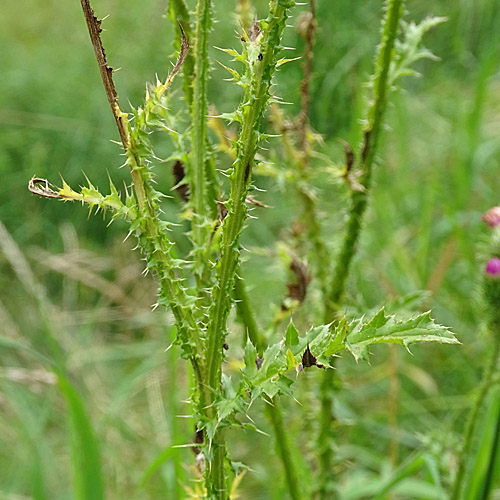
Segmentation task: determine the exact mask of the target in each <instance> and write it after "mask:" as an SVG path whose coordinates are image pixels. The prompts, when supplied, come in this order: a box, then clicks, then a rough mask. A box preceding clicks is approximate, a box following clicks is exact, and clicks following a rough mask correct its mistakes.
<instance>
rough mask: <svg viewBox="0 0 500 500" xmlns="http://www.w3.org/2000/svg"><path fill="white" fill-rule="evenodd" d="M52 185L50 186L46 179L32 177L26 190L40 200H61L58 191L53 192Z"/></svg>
mask: <svg viewBox="0 0 500 500" xmlns="http://www.w3.org/2000/svg"><path fill="white" fill-rule="evenodd" d="M54 188H55V186H54V185H53V184H51V183H50V182H49V181H48V180H47V179H41V178H40V177H33V178H32V179H31V180H30V181H29V183H28V189H29V190H30V191H31V192H32V193H33V194H36V195H38V196H41V197H42V198H61V195H60V194H59V190H57V191H56V190H55V189H57V188H55V189H54Z"/></svg>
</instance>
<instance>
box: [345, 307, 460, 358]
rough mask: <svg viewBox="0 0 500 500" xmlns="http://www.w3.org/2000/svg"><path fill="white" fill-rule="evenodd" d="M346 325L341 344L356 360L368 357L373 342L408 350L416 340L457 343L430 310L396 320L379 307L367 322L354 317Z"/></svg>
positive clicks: (453, 336)
mask: <svg viewBox="0 0 500 500" xmlns="http://www.w3.org/2000/svg"><path fill="white" fill-rule="evenodd" d="M349 326H350V330H351V333H349V334H348V335H347V338H346V341H345V345H346V348H347V350H348V351H349V352H351V354H352V355H353V356H354V358H355V359H356V361H358V360H359V359H365V360H366V359H368V354H369V347H370V346H371V345H373V344H380V343H393V344H401V345H404V346H405V347H406V348H407V349H408V348H409V346H410V345H411V344H414V343H417V342H439V343H441V344H459V343H460V342H459V341H458V340H457V339H456V337H455V335H454V334H453V333H451V332H450V331H449V330H448V328H446V327H444V326H441V325H438V324H436V323H434V320H433V319H432V318H431V317H430V312H426V313H423V314H420V315H418V316H415V317H413V318H409V319H403V320H401V321H398V320H397V319H396V318H395V316H388V315H386V313H385V310H384V308H382V309H381V310H380V311H379V312H377V314H375V316H373V318H371V319H370V320H369V321H368V322H364V321H363V320H362V319H361V320H355V321H353V322H352V323H351V324H350V325H349Z"/></svg>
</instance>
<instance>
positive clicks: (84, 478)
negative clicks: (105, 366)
mask: <svg viewBox="0 0 500 500" xmlns="http://www.w3.org/2000/svg"><path fill="white" fill-rule="evenodd" d="M58 378H59V387H60V389H61V391H62V393H63V395H64V397H65V399H66V403H67V405H68V413H69V420H70V427H71V435H72V459H73V474H74V477H73V480H74V488H75V498H76V500H104V483H103V478H102V469H101V459H100V455H99V446H98V443H97V439H96V436H95V433H94V430H93V428H92V424H91V423H90V420H89V418H88V416H87V412H86V411H85V406H84V403H83V400H82V398H81V397H80V395H79V394H78V392H77V391H76V390H75V388H74V387H73V386H72V385H71V383H70V382H69V381H68V379H67V378H66V377H64V376H62V375H59V377H58Z"/></svg>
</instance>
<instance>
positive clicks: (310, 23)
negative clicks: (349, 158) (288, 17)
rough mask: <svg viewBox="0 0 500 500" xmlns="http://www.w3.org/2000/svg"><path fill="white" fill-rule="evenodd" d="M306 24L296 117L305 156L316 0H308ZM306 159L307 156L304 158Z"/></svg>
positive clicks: (300, 144) (301, 146) (301, 147)
mask: <svg viewBox="0 0 500 500" xmlns="http://www.w3.org/2000/svg"><path fill="white" fill-rule="evenodd" d="M306 15H307V24H306V26H305V29H304V30H303V33H301V34H302V36H303V37H304V40H305V42H306V46H305V49H304V56H303V57H304V63H303V65H302V72H303V75H304V76H303V78H302V81H301V82H300V114H299V116H298V118H297V131H298V133H299V147H300V149H301V151H302V152H303V154H304V156H306V157H307V154H308V152H307V149H308V144H307V125H308V124H307V122H308V119H309V103H310V101H311V95H310V87H311V75H312V67H313V59H314V52H313V48H314V35H315V33H316V0H309V13H308V14H306ZM306 159H307V158H306Z"/></svg>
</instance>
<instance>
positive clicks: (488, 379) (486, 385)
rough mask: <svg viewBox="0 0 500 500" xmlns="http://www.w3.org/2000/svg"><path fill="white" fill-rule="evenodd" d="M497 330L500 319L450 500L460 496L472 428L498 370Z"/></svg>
mask: <svg viewBox="0 0 500 500" xmlns="http://www.w3.org/2000/svg"><path fill="white" fill-rule="evenodd" d="M499 332H500V321H496V322H495V323H494V324H493V325H492V335H491V336H492V342H493V349H492V351H491V357H490V360H489V363H488V364H487V365H486V367H485V369H484V374H483V379H482V381H481V385H480V387H479V391H478V393H477V397H476V401H475V402H474V406H473V408H472V410H471V412H470V414H469V418H468V419H467V424H466V426H465V431H464V440H463V446H462V450H461V452H460V454H459V463H458V470H457V475H456V477H455V482H454V484H453V491H452V494H451V496H450V500H459V499H460V498H461V497H460V495H461V492H462V488H463V483H464V479H465V471H466V465H467V459H468V458H469V456H470V452H471V448H472V444H473V436H474V430H475V429H476V427H477V421H478V417H479V413H480V411H481V409H482V408H483V407H484V403H485V401H486V397H487V395H488V392H489V390H490V388H491V386H492V382H493V379H494V377H495V374H496V373H497V371H498V370H497V366H498V361H499V355H500V339H499V338H498V334H499Z"/></svg>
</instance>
